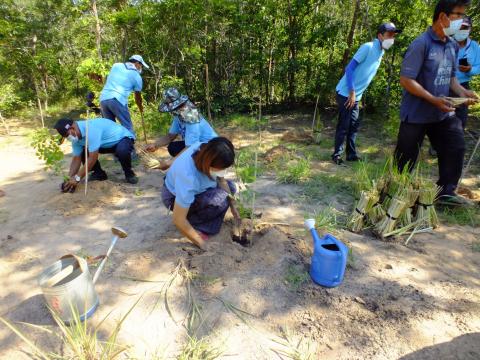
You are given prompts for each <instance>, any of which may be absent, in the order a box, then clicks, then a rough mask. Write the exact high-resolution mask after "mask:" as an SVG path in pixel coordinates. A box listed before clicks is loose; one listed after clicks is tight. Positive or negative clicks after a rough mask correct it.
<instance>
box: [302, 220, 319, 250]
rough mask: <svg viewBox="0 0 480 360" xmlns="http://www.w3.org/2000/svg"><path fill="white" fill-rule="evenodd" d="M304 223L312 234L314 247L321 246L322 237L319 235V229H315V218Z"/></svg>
mask: <svg viewBox="0 0 480 360" xmlns="http://www.w3.org/2000/svg"><path fill="white" fill-rule="evenodd" d="M304 225H305V228H306V229H307V230H308V231H310V233H311V234H312V238H313V246H314V248H316V247H318V246H320V237H319V236H318V233H317V230H315V219H306V220H305V222H304Z"/></svg>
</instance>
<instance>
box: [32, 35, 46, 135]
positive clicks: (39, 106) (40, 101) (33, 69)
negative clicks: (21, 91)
mask: <svg viewBox="0 0 480 360" xmlns="http://www.w3.org/2000/svg"><path fill="white" fill-rule="evenodd" d="M36 54H37V35H33V38H32V57H33V59H34V64H33V67H32V79H33V86H34V88H35V93H36V95H37V105H38V110H39V111H40V119H41V120H42V127H45V121H44V119H43V109H42V100H41V94H40V89H39V88H38V81H37V78H36V76H35V69H36V68H37V67H36V65H35V55H36ZM37 70H38V69H37Z"/></svg>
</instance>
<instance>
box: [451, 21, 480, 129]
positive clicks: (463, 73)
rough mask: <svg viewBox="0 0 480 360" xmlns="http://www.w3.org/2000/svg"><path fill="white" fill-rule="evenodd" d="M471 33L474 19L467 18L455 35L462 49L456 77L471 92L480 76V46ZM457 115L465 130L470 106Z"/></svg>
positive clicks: (460, 108)
mask: <svg viewBox="0 0 480 360" xmlns="http://www.w3.org/2000/svg"><path fill="white" fill-rule="evenodd" d="M471 31H472V19H471V18H470V17H468V16H467V17H465V19H463V23H462V26H461V27H460V30H458V31H457V32H456V33H455V34H454V35H453V37H454V38H455V40H456V41H457V43H458V46H459V47H460V50H459V51H458V70H457V72H456V76H457V79H458V82H459V83H460V85H462V86H463V87H464V88H465V89H469V90H470V80H472V77H474V76H476V75H479V74H480V46H479V45H478V43H477V42H476V41H474V40H472V39H470V37H469V36H470V32H471ZM455 113H456V114H457V117H459V118H460V120H462V126H463V128H464V129H465V126H466V124H467V117H468V106H466V105H461V106H459V107H458V108H457V110H456V111H455Z"/></svg>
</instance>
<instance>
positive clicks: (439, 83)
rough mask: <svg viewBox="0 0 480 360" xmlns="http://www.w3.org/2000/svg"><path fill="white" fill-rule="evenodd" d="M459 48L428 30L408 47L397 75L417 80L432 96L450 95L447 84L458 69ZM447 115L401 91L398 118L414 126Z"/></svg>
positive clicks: (442, 118)
mask: <svg viewBox="0 0 480 360" xmlns="http://www.w3.org/2000/svg"><path fill="white" fill-rule="evenodd" d="M457 54H458V45H457V43H456V41H455V40H453V39H451V38H449V37H447V38H446V41H442V40H441V39H440V38H439V37H438V36H437V34H435V32H434V31H433V30H432V28H431V27H430V28H429V29H428V30H427V31H426V32H424V33H423V34H421V35H420V36H418V37H417V38H416V39H415V40H413V42H412V43H411V44H410V46H409V47H408V50H407V52H406V53H405V57H404V58H403V62H402V68H401V70H400V75H401V76H404V77H407V78H409V79H414V80H416V81H417V82H418V83H419V84H420V85H422V86H423V88H424V89H425V90H427V91H428V92H430V93H431V94H432V95H433V96H449V93H450V82H451V80H452V78H454V77H455V72H456V70H457ZM449 116H450V115H449V113H446V112H442V111H441V110H440V109H438V108H437V107H436V106H434V105H432V104H431V103H429V102H428V101H426V100H423V99H422V98H420V97H417V96H415V95H412V94H410V93H409V92H408V91H406V90H404V91H403V97H402V103H401V105H400V119H401V120H402V121H404V122H408V123H414V124H428V123H434V122H439V121H442V120H444V119H446V118H447V117H449Z"/></svg>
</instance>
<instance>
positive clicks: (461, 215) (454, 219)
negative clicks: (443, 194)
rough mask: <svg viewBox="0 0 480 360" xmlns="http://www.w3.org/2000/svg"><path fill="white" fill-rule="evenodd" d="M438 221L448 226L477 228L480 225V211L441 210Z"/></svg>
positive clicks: (475, 209) (472, 209) (465, 209)
mask: <svg viewBox="0 0 480 360" xmlns="http://www.w3.org/2000/svg"><path fill="white" fill-rule="evenodd" d="M438 215H439V217H440V220H441V221H442V222H443V223H444V224H448V225H461V226H465V225H468V226H472V227H477V226H479V225H480V209H478V208H474V207H469V208H456V209H448V208H445V209H442V210H440V211H439V212H438Z"/></svg>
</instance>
